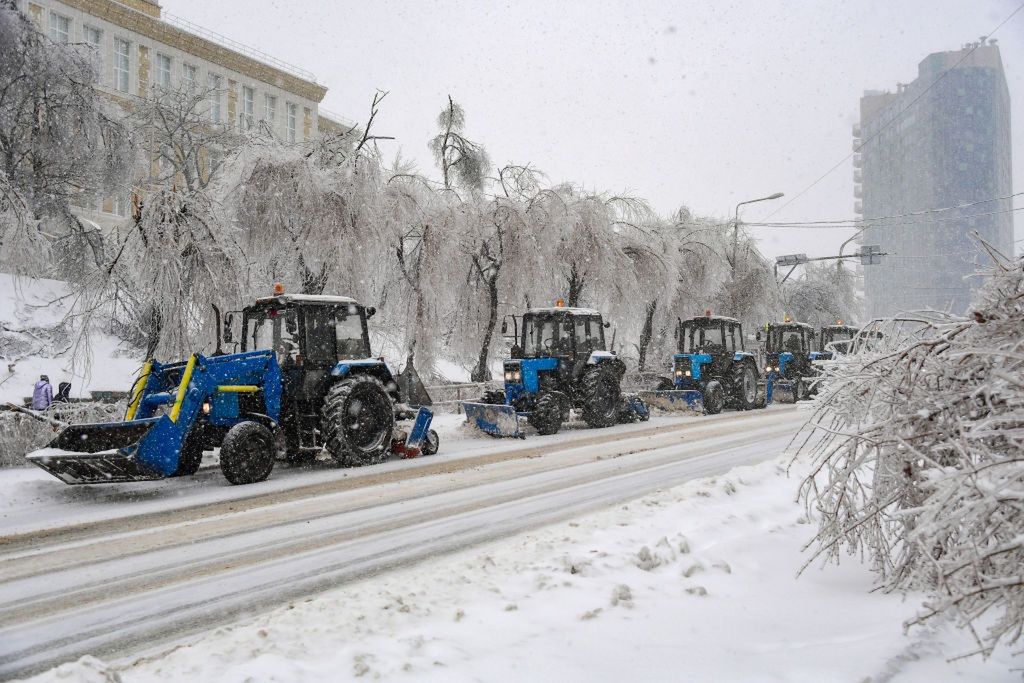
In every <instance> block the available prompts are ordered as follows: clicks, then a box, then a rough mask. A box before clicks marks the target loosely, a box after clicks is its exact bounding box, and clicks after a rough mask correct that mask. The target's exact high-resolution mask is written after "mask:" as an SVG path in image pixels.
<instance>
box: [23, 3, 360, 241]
mask: <svg viewBox="0 0 1024 683" xmlns="http://www.w3.org/2000/svg"><path fill="white" fill-rule="evenodd" d="M18 4H19V7H20V8H21V9H22V10H23V11H24V12H25V13H26V14H28V15H29V16H30V17H31V18H32V19H33V20H34V21H35V22H36V24H37V25H38V26H39V27H40V29H41V30H42V31H43V32H44V33H46V34H47V35H48V36H49V37H50V38H51V39H52V40H54V41H55V42H62V43H77V44H84V45H87V46H89V47H90V48H92V52H93V54H94V58H95V59H96V60H97V67H98V69H97V70H98V73H99V83H98V84H97V87H98V88H99V89H100V90H101V91H102V92H104V93H106V94H107V95H109V96H110V97H112V98H114V99H116V100H118V101H121V102H122V103H123V104H126V105H128V106H130V104H131V101H132V100H134V99H136V98H149V97H153V96H154V94H155V93H157V92H159V91H160V90H161V89H167V90H177V89H184V88H194V89H196V90H197V91H200V92H207V93H209V95H208V98H207V101H206V102H205V103H204V106H205V116H207V117H208V118H209V121H210V125H213V126H223V127H225V128H226V129H230V130H237V131H239V132H242V131H245V130H247V129H249V128H252V127H254V126H258V125H259V126H266V127H267V128H269V129H270V130H271V131H272V132H273V133H274V135H275V136H276V137H278V138H279V139H281V140H284V141H286V142H294V143H301V142H303V141H306V140H310V139H312V138H314V137H316V136H317V135H318V134H319V133H320V132H321V130H323V131H324V132H325V133H328V132H336V131H338V130H342V129H347V128H348V127H350V126H351V125H352V124H351V123H350V122H348V121H345V120H336V118H337V117H336V118H329V117H327V116H324V115H322V114H321V113H320V112H319V105H320V102H321V101H322V100H323V98H324V95H325V94H326V93H327V88H326V87H324V86H323V85H320V84H319V83H317V82H316V78H315V76H314V75H313V74H311V73H309V72H306V71H304V70H302V69H299V68H298V67H294V66H292V65H289V64H286V63H284V62H282V61H280V60H277V59H275V58H274V57H271V56H270V55H267V54H265V53H262V52H260V51H258V50H256V49H253V48H249V47H246V46H244V45H241V44H238V43H235V42H234V41H231V40H229V39H227V38H225V37H223V36H219V35H217V34H215V33H213V32H211V31H208V30H206V29H203V28H202V27H199V26H196V25H194V24H191V23H189V22H187V21H184V20H182V19H178V18H176V17H172V16H170V15H166V14H165V13H164V12H163V11H162V8H161V7H160V5H159V4H158V3H157V2H155V1H153V0H121V1H120V2H116V1H115V0H19V3H18ZM129 194H130V193H126V194H125V196H124V197H114V198H108V199H106V200H103V201H102V202H99V203H98V204H97V205H96V206H93V207H91V208H87V209H83V211H82V214H83V217H86V218H89V219H90V220H94V221H97V222H99V223H100V224H108V225H109V224H111V223H112V222H113V223H116V222H118V219H123V218H124V217H126V216H127V215H128V211H129V206H128V204H129Z"/></svg>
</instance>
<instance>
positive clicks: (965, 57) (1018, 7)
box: [764, 3, 1024, 220]
mask: <svg viewBox="0 0 1024 683" xmlns="http://www.w3.org/2000/svg"><path fill="white" fill-rule="evenodd" d="M1022 9H1024V3H1021V4H1020V5H1018V6H1017V9H1015V10H1013V11H1012V12H1010V15H1009V16H1008V17H1006V18H1005V19H1003V20H1002V21H1001V22H999V25H997V26H996V27H995V28H994V29H992V30H991V31H989V32H988V33H987V34H986V36H985V37H986V38H991V37H992V36H993V35H995V33H996V31H998V30H999V29H1000V28H1002V27H1003V25H1004V24H1005V23H1006V22H1008V21H1009V20H1010V19H1013V17H1014V16H1015V15H1016V14H1017V12H1020V11H1021V10H1022ZM979 47H981V42H980V41H979V42H978V44H976V45H975V46H974V47H972V48H971V49H970V50H969V51H968V52H967V53H966V54H965V55H964V56H963V57H961V58H960V59H959V61H957V63H956V64H954V65H953V66H951V67H949V68H948V69H946V70H945V71H943V72H942V74H940V75H939V77H938V78H936V79H935V80H934V81H932V82H931V83H929V84H928V87H926V88H925V89H924V90H922V91H921V92H920V93H918V95H917V97H915V98H914V99H913V100H911V101H910V103H909V104H907V106H905V107H904V108H903V109H901V110H900V111H899V112H897V114H896V115H895V116H894V117H892V118H891V119H890V120H889V121H887V122H886V123H885V124H884V125H883V126H882V127H881V128H879V129H878V130H877V131H875V133H874V135H872V136H871V137H869V138H868V139H867V140H864V142H862V143H861V144H860V145H858V146H857V149H856V150H854V151H853V152H850V153H849V154H847V155H846V156H845V157H843V158H842V159H840V160H839V162H838V163H836V164H835V165H834V166H832V167H831V168H830V169H828V170H827V171H825V172H824V173H822V174H821V175H820V176H818V178H817V179H816V180H815V181H814V182H813V183H811V184H810V185H808V186H807V187H805V188H804V189H802V190H800V191H799V192H797V193H796V194H795V195H793V197H792V199H790V200H789V201H788V202H786V203H785V204H783V205H782V206H780V207H779V208H777V209H775V210H774V211H772V212H771V213H770V214H768V215H767V216H765V217H764V220H768V219H769V218H771V217H772V216H774V215H775V214H777V213H778V212H780V211H782V210H783V209H785V208H786V207H787V206H789V205H790V204H792V203H793V202H795V201H796V200H797V199H799V198H800V197H802V196H804V195H805V194H807V193H808V192H809V191H810V190H812V189H813V188H814V187H815V186H816V185H817V184H818V183H820V182H821V181H822V180H824V179H825V178H827V177H828V176H829V175H831V174H832V172H833V171H835V170H836V169H837V168H839V167H840V166H842V165H843V164H844V163H846V161H847V160H848V159H850V158H851V157H852V156H853V155H854V154H856V153H857V152H859V151H860V150H861V149H863V148H864V146H865V145H867V144H868V143H869V142H871V141H872V140H874V139H875V138H877V137H878V136H879V135H881V133H882V131H884V130H885V129H886V128H888V127H889V126H891V125H892V124H894V123H895V122H896V121H897V120H898V119H899V118H900V117H901V116H903V114H905V113H906V112H907V110H908V109H910V108H911V107H912V106H914V105H915V104H917V102H918V101H919V100H920V99H921V98H922V97H924V96H925V94H927V93H928V91H929V90H931V89H932V88H933V87H935V85H936V84H937V83H938V82H939V81H941V80H942V79H943V78H945V77H946V74H948V73H949V72H950V71H952V70H953V69H955V68H957V67H958V66H960V64H961V63H963V62H964V60H966V59H967V58H968V57H970V56H971V55H972V54H974V51H975V50H977V49H978V48H979Z"/></svg>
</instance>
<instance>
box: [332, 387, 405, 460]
mask: <svg viewBox="0 0 1024 683" xmlns="http://www.w3.org/2000/svg"><path fill="white" fill-rule="evenodd" d="M321 428H322V431H323V434H324V442H325V443H326V447H327V452H328V453H330V454H331V457H333V458H334V459H335V460H336V461H337V462H338V464H340V465H342V466H343V467H360V466H362V465H375V464H377V463H380V462H384V461H385V460H387V458H388V454H389V452H390V448H391V436H392V434H393V433H394V431H395V410H394V406H393V405H392V404H391V397H390V396H388V392H387V390H386V389H385V388H384V385H383V384H382V383H381V381H380V380H378V379H377V378H376V377H371V376H370V375H357V376H355V377H349V378H348V379H345V380H342V381H340V382H338V383H337V384H335V385H334V386H333V387H331V389H330V391H328V392H327V397H326V398H325V399H324V406H323V410H322V411H321Z"/></svg>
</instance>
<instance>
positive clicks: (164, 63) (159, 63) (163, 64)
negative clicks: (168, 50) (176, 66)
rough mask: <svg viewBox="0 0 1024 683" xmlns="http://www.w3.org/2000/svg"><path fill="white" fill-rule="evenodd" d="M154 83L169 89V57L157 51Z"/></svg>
mask: <svg viewBox="0 0 1024 683" xmlns="http://www.w3.org/2000/svg"><path fill="white" fill-rule="evenodd" d="M156 84H157V85H158V86H160V87H161V88H163V89H164V90H170V89H171V58H170V57H168V56H167V55H162V54H159V53H157V55H156Z"/></svg>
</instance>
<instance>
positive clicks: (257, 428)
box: [220, 421, 275, 484]
mask: <svg viewBox="0 0 1024 683" xmlns="http://www.w3.org/2000/svg"><path fill="white" fill-rule="evenodd" d="M274 456H275V448H274V435H273V434H271V433H270V430H269V429H267V428H266V427H264V426H263V425H261V424H260V423H259V422H251V421H246V422H239V423H238V424H236V425H235V426H234V427H232V428H231V429H229V430H228V433H227V435H225V437H224V441H223V443H221V445H220V470H221V472H223V473H224V478H225V479H227V480H228V481H229V482H231V483H232V484H255V483H256V482H258V481H263V480H264V479H266V478H267V477H269V476H270V471H271V470H273V469H274Z"/></svg>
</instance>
